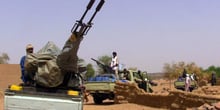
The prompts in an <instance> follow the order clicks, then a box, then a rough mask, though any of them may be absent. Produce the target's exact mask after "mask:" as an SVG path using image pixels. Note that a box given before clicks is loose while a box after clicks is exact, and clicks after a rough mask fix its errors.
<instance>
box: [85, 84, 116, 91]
mask: <svg viewBox="0 0 220 110" xmlns="http://www.w3.org/2000/svg"><path fill="white" fill-rule="evenodd" d="M85 86H86V90H87V91H113V90H114V86H115V83H114V82H87V83H86V84H85Z"/></svg>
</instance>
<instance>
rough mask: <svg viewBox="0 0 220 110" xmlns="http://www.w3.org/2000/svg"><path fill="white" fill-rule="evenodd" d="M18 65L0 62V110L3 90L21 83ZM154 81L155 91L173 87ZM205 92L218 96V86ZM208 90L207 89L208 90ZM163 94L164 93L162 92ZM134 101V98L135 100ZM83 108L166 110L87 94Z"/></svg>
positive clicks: (100, 109) (164, 81)
mask: <svg viewBox="0 0 220 110" xmlns="http://www.w3.org/2000/svg"><path fill="white" fill-rule="evenodd" d="M20 74H21V73H20V67H19V65H17V64H13V65H12V64H8V65H3V64H0V75H1V77H0V110H3V109H4V108H3V107H4V90H5V89H6V88H7V87H8V85H10V84H19V83H21V80H20ZM155 82H157V83H158V86H154V87H153V90H154V91H155V93H156V94H157V92H158V93H162V91H167V90H173V89H175V88H174V87H173V84H172V82H170V81H167V80H163V79H160V80H156V81H155ZM202 89H204V90H205V91H206V92H207V93H212V94H213V93H215V94H218V96H220V92H218V91H219V89H220V88H219V87H218V88H211V89H210V88H202ZM208 90H209V91H208ZM198 93H199V94H201V90H199V91H198ZM162 94H164V93H162ZM140 100H146V99H140ZM135 101H136V100H135ZM83 107H84V110H166V109H163V108H154V107H149V106H145V105H143V104H142V105H138V104H134V103H123V104H114V102H113V101H111V100H105V101H104V103H103V104H101V105H95V104H94V102H93V99H92V97H91V96H89V102H85V103H84V106H83Z"/></svg>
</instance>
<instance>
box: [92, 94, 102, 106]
mask: <svg viewBox="0 0 220 110" xmlns="http://www.w3.org/2000/svg"><path fill="white" fill-rule="evenodd" d="M93 101H94V102H95V104H101V103H102V101H103V99H102V98H101V97H99V96H96V95H94V96H93Z"/></svg>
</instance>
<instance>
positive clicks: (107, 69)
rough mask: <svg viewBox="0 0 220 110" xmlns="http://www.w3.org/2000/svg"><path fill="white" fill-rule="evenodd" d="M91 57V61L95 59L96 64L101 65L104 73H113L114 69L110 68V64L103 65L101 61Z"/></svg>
mask: <svg viewBox="0 0 220 110" xmlns="http://www.w3.org/2000/svg"><path fill="white" fill-rule="evenodd" d="M91 59H92V60H93V61H95V62H96V64H97V65H98V66H99V67H101V68H102V69H103V71H104V72H105V73H109V74H114V71H113V70H112V68H111V67H110V66H108V65H105V64H102V63H101V62H99V61H97V60H95V59H93V58H91Z"/></svg>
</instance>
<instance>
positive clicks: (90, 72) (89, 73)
mask: <svg viewBox="0 0 220 110" xmlns="http://www.w3.org/2000/svg"><path fill="white" fill-rule="evenodd" d="M86 68H87V71H86V74H85V77H86V79H88V78H91V77H93V76H94V75H95V69H94V68H93V66H92V64H90V63H89V64H88V65H87V66H86Z"/></svg>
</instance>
